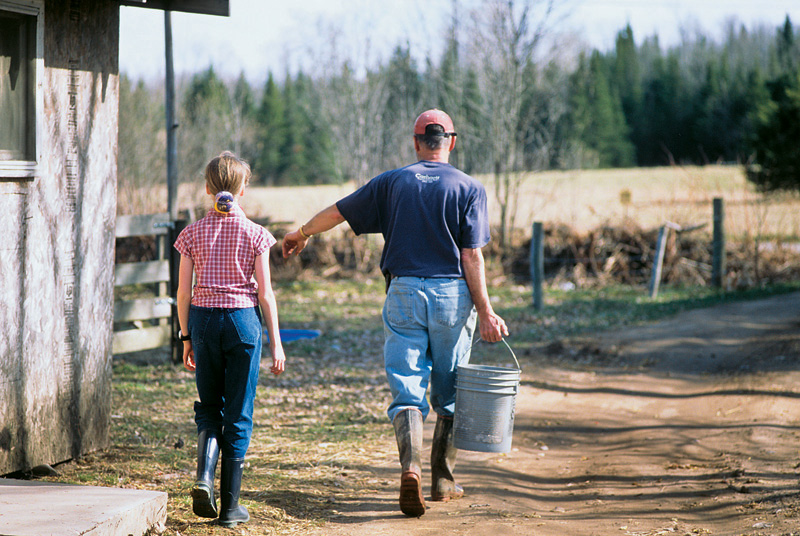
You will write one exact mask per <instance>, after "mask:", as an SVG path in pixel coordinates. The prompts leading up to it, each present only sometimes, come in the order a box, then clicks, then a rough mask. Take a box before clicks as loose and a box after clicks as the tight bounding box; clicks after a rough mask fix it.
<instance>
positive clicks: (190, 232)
mask: <svg viewBox="0 0 800 536" xmlns="http://www.w3.org/2000/svg"><path fill="white" fill-rule="evenodd" d="M273 244H275V237H273V236H272V234H270V232H269V231H267V230H266V229H264V228H263V227H262V226H260V225H258V224H256V223H253V222H252V221H250V220H248V219H247V217H246V216H245V214H244V212H243V211H242V209H241V208H240V207H239V206H238V205H235V206H234V208H233V210H232V211H231V212H229V213H228V214H227V215H223V214H220V213H219V212H217V211H215V210H210V211H209V212H208V214H207V215H206V217H205V218H203V219H202V220H199V221H196V222H194V223H193V224H191V225H189V226H188V227H187V228H186V229H184V230H183V231H181V234H180V235H178V239H177V240H175V249H177V250H178V251H179V252H180V254H181V255H185V256H187V257H191V259H192V261H193V262H194V270H195V274H197V280H196V283H195V286H194V290H193V292H192V305H197V306H198V307H225V308H230V309H241V308H244V307H255V306H257V305H258V296H257V291H258V285H257V284H256V280H255V278H254V277H253V274H254V272H255V259H256V256H258V255H262V254H266V253H267V252H268V251H269V248H270V247H272V245H273Z"/></svg>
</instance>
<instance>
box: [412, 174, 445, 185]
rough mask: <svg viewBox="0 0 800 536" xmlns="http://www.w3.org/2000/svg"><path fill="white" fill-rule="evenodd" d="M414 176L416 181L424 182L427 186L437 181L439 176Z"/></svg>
mask: <svg viewBox="0 0 800 536" xmlns="http://www.w3.org/2000/svg"><path fill="white" fill-rule="evenodd" d="M414 176H415V177H416V178H417V180H418V181H420V182H424V183H426V184H429V183H431V182H436V181H438V180H439V175H423V174H422V173H417V174H416V175H414Z"/></svg>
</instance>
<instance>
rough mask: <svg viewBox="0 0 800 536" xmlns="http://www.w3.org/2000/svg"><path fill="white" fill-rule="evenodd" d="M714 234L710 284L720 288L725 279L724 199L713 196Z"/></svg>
mask: <svg viewBox="0 0 800 536" xmlns="http://www.w3.org/2000/svg"><path fill="white" fill-rule="evenodd" d="M713 233H714V236H713V240H714V242H713V246H712V254H711V255H712V256H711V285H712V286H714V287H717V288H722V284H723V280H724V279H725V200H724V199H722V198H721V197H715V198H714V231H713Z"/></svg>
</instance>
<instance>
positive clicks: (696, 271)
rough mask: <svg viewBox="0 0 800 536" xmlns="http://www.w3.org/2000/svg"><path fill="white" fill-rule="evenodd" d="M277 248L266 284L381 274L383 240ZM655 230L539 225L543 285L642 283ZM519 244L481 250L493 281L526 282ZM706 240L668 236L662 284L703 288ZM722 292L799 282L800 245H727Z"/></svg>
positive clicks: (526, 256) (525, 251)
mask: <svg viewBox="0 0 800 536" xmlns="http://www.w3.org/2000/svg"><path fill="white" fill-rule="evenodd" d="M273 233H274V235H275V237H276V238H277V239H278V244H277V245H276V246H275V247H273V248H272V250H271V251H270V260H271V261H272V267H273V274H272V275H273V278H275V279H282V280H295V279H308V278H318V277H323V278H337V279H352V278H359V277H368V278H375V277H381V274H380V268H379V264H380V253H381V248H382V244H383V242H382V239H381V238H380V237H378V236H373V235H370V236H360V237H356V236H355V235H354V234H353V233H352V232H350V231H347V232H345V233H343V234H342V235H340V236H336V235H325V234H323V235H318V236H315V237H314V238H313V240H310V241H309V243H308V246H307V247H306V249H305V250H304V251H303V253H302V254H301V255H300V256H299V257H293V258H291V259H283V257H282V255H281V249H280V244H281V241H282V238H283V235H284V234H285V233H286V231H285V230H282V229H273ZM658 233H659V230H658V229H641V228H638V227H636V226H633V225H627V226H624V227H611V226H603V227H599V228H597V229H594V230H592V231H589V232H587V233H578V232H576V231H574V230H573V229H571V228H569V227H566V226H556V227H551V228H548V227H545V244H544V270H545V277H546V278H547V281H548V284H554V285H565V284H566V285H568V284H574V285H575V286H579V287H587V286H603V285H609V284H622V285H647V284H648V282H649V281H650V277H651V275H652V267H653V261H654V259H655V255H656V242H657V240H658ZM515 239H516V240H515V242H516V243H517V244H519V245H517V246H514V247H511V248H507V249H506V250H504V251H503V250H501V248H499V247H498V246H497V244H496V243H494V242H492V243H491V244H490V245H489V246H488V247H487V248H486V249H485V251H484V255H485V256H486V259H487V270H488V272H489V275H490V276H491V279H492V280H493V281H498V280H499V281H503V280H506V281H508V280H513V281H515V282H517V283H525V282H527V281H530V242H531V241H530V238H527V239H523V238H522V237H515ZM711 244H712V241H711V236H710V232H709V231H708V229H705V228H700V229H693V230H687V231H676V230H674V229H673V230H670V231H669V233H668V237H667V242H666V248H665V255H664V263H663V267H662V278H661V282H662V283H666V284H684V285H707V284H709V282H710V280H711V262H712V258H711V257H712V245H711ZM155 249H156V248H155V243H154V241H153V240H152V237H150V238H144V237H143V238H140V237H134V238H125V239H118V240H117V255H116V257H117V262H133V261H137V260H151V259H152V258H153V254H154V252H155ZM726 249H727V256H726V263H727V267H726V287H727V288H728V289H743V288H750V287H754V286H759V285H764V284H774V283H781V282H787V281H793V280H795V281H796V280H797V279H800V245H799V244H797V243H781V242H776V241H761V242H759V241H758V240H754V239H751V240H745V241H732V240H729V241H728V243H727V246H726Z"/></svg>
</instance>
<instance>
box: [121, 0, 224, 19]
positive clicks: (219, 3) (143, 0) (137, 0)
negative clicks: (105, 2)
mask: <svg viewBox="0 0 800 536" xmlns="http://www.w3.org/2000/svg"><path fill="white" fill-rule="evenodd" d="M119 3H120V4H121V5H123V6H131V7H148V8H151V9H168V10H170V11H183V12H185V13H201V14H203V15H219V16H222V17H229V16H230V14H231V7H230V2H229V0H120V2H119Z"/></svg>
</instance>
